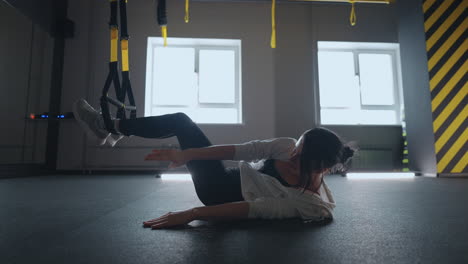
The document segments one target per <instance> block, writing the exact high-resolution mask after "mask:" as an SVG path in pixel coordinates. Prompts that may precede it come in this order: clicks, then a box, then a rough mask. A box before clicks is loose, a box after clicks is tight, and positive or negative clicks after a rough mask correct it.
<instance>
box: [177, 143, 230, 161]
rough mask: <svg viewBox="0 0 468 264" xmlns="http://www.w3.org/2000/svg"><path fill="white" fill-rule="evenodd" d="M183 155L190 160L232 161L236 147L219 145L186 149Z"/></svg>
mask: <svg viewBox="0 0 468 264" xmlns="http://www.w3.org/2000/svg"><path fill="white" fill-rule="evenodd" d="M182 153H183V155H184V156H185V157H186V158H187V159H188V160H232V159H233V158H234V153H235V147H234V146H232V145H217V146H210V147H204V148H192V149H186V150H184V151H182Z"/></svg>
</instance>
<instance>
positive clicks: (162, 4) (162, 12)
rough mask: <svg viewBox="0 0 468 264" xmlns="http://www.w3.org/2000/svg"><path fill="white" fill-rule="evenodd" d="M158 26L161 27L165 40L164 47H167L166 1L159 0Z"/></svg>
mask: <svg viewBox="0 0 468 264" xmlns="http://www.w3.org/2000/svg"><path fill="white" fill-rule="evenodd" d="M157 13H158V24H159V26H160V27H161V33H162V37H163V38H164V47H166V46H167V16H166V0H158V9H157Z"/></svg>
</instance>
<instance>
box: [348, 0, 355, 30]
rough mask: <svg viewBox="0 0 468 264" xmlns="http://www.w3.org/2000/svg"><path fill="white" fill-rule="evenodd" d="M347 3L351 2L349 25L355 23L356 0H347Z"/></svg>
mask: <svg viewBox="0 0 468 264" xmlns="http://www.w3.org/2000/svg"><path fill="white" fill-rule="evenodd" d="M349 3H351V14H350V15H349V23H350V24H351V26H355V25H356V10H355V8H354V5H355V4H356V0H349Z"/></svg>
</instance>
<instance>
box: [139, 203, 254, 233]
mask: <svg viewBox="0 0 468 264" xmlns="http://www.w3.org/2000/svg"><path fill="white" fill-rule="evenodd" d="M248 215H249V204H248V203H247V202H234V203H225V204H220V205H213V206H202V207H196V208H192V209H189V210H185V211H180V212H170V213H167V214H165V215H163V216H160V217H158V218H155V219H152V220H149V221H145V222H143V226H145V227H151V228H152V229H160V228H169V227H174V226H180V225H185V224H188V223H190V222H192V221H193V220H235V219H244V218H248Z"/></svg>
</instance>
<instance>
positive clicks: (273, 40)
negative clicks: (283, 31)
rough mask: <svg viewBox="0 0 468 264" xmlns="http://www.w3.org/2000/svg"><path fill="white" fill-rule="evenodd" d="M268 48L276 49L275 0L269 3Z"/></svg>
mask: <svg viewBox="0 0 468 264" xmlns="http://www.w3.org/2000/svg"><path fill="white" fill-rule="evenodd" d="M270 46H271V48H272V49H274V48H276V0H272V1H271V40H270Z"/></svg>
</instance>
